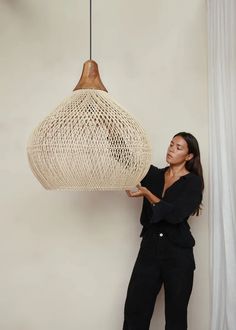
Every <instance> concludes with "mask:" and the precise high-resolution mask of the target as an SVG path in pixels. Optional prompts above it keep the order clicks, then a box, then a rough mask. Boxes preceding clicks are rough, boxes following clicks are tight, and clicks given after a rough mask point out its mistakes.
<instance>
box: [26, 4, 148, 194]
mask: <svg viewBox="0 0 236 330" xmlns="http://www.w3.org/2000/svg"><path fill="white" fill-rule="evenodd" d="M27 154H28V159H29V164H30V167H31V169H32V172H33V173H34V175H35V176H36V178H37V179H38V180H39V182H40V183H41V184H42V185H43V187H44V188H46V189H56V190H124V189H131V188H132V187H134V186H135V185H136V184H137V183H139V182H140V180H141V179H142V178H143V177H144V176H145V174H146V173H147V171H148V169H149V166H150V162H151V146H150V143H149V140H148V137H147V135H146V134H145V131H144V129H143V128H142V127H141V126H140V124H138V123H137V122H136V120H135V119H134V118H133V116H132V115H131V114H129V113H128V112H127V111H126V110H125V109H123V108H122V107H121V106H120V105H119V104H118V103H117V102H116V101H114V99H113V98H112V97H111V96H110V95H109V94H108V92H107V90H106V88H105V86H104V85H103V83H102V81H101V78H100V75H99V71H98V66H97V63H96V62H95V61H93V60H92V0H90V60H89V61H86V62H85V63H84V66H83V72H82V75H81V78H80V80H79V82H78V84H77V85H76V87H75V88H74V90H73V93H72V95H71V96H69V97H67V98H66V99H65V100H64V101H63V102H62V103H61V104H60V105H59V106H58V107H57V108H56V109H55V110H54V111H53V112H51V113H50V114H49V115H48V116H47V117H46V118H45V119H44V120H43V121H42V122H41V123H40V124H39V125H38V126H37V127H36V128H35V130H34V131H33V132H32V134H31V136H30V138H29V141H28V144H27Z"/></svg>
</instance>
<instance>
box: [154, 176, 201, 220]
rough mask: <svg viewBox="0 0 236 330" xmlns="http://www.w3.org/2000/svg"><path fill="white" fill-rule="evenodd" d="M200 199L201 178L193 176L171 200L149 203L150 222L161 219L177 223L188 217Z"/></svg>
mask: <svg viewBox="0 0 236 330" xmlns="http://www.w3.org/2000/svg"><path fill="white" fill-rule="evenodd" d="M201 200H202V190H201V179H200V177H198V176H193V177H191V179H190V178H189V179H188V182H186V186H185V189H184V191H183V192H182V193H181V194H180V195H179V196H178V197H177V198H176V200H175V201H173V202H167V201H164V200H163V199H161V200H160V202H157V203H153V204H151V207H152V216H151V219H150V223H157V222H159V221H161V220H164V221H166V222H169V223H172V224H177V223H180V222H182V221H184V220H185V219H186V218H188V217H189V216H190V215H191V214H193V212H194V211H195V210H196V209H197V207H198V206H199V205H200V203H201Z"/></svg>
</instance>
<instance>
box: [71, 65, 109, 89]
mask: <svg viewBox="0 0 236 330" xmlns="http://www.w3.org/2000/svg"><path fill="white" fill-rule="evenodd" d="M78 89H98V90H102V91H105V92H107V89H106V87H105V86H104V85H103V83H102V80H101V78H100V75H99V71H98V65H97V63H96V62H95V61H93V60H88V61H86V62H85V63H84V66H83V71H82V74H81V77H80V80H79V82H78V84H77V85H76V86H75V88H74V89H73V90H74V91H76V90H78Z"/></svg>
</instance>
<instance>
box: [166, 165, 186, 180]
mask: <svg viewBox="0 0 236 330" xmlns="http://www.w3.org/2000/svg"><path fill="white" fill-rule="evenodd" d="M167 173H168V175H169V177H174V178H176V177H180V176H183V175H185V174H188V173H189V172H188V171H187V169H186V168H185V164H180V165H170V166H169V169H168V170H167Z"/></svg>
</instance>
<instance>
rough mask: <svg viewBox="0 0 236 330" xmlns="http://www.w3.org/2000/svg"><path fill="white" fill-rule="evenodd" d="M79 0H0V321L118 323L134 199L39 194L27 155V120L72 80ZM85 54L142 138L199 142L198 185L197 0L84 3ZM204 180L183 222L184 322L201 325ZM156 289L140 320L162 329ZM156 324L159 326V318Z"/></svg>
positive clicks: (201, 99) (201, 5)
mask: <svg viewBox="0 0 236 330" xmlns="http://www.w3.org/2000/svg"><path fill="white" fill-rule="evenodd" d="M88 3H89V1H85V0H83V1H82V0H80V1H75V0H72V1H62V0H57V1H56V0H52V1H45V0H43V1H32V0H19V1H16V0H11V1H9V0H8V1H7V0H4V1H3V0H2V1H1V2H0V28H1V34H0V47H1V51H0V65H1V68H0V71H1V78H0V84H1V85H0V93H1V119H0V128H1V129H0V134H1V137H0V146H1V163H0V164H1V198H0V203H1V220H0V221H1V231H0V242H1V243H0V244H1V247H0V264H1V272H0V277H1V281H0V292H1V295H0V329H4V330H54V329H57V330H65V329H66V330H75V329H76V330H77V329H86V330H93V329H99V330H100V329H101V330H111V329H112V330H119V329H121V326H122V320H123V304H124V299H125V295H126V289H127V285H128V281H129V277H130V274H131V271H132V267H133V263H134V261H135V258H136V255H137V252H138V248H139V244H140V238H139V233H140V230H141V226H140V224H139V214H140V208H141V199H129V198H128V197H127V196H126V194H125V193H124V192H102V193H97V192H86V193H85V192H75V193H74V192H48V191H45V190H44V189H43V188H42V187H41V186H40V184H39V183H38V182H37V181H36V179H35V178H34V176H33V175H32V173H31V171H30V169H29V166H28V162H27V158H26V151H25V147H26V141H27V138H28V136H29V133H30V132H31V130H32V129H33V128H34V127H35V126H36V125H37V123H38V122H39V120H41V119H43V118H44V117H45V116H46V115H47V114H48V113H49V112H50V111H51V110H53V109H54V108H55V106H57V105H58V103H59V102H60V101H61V100H62V99H63V98H64V97H65V96H67V95H69V94H70V92H71V90H72V89H73V87H74V86H75V84H76V83H77V81H78V79H79V77H80V73H81V69H82V64H83V62H84V61H85V60H87V59H88V56H89V49H88V46H89V40H88ZM93 23H94V43H93V46H94V52H93V54H94V59H95V60H96V61H97V62H98V63H99V66H100V73H101V76H102V80H103V82H104V84H105V86H106V87H107V88H108V90H109V92H110V93H111V94H112V95H113V97H114V98H115V99H117V100H118V101H119V103H120V104H122V105H123V106H124V107H126V108H127V109H128V110H129V111H130V112H131V113H133V114H134V115H135V116H136V118H137V120H139V121H140V122H141V123H142V124H143V126H144V127H145V129H146V130H147V132H148V134H149V135H150V139H151V142H152V145H153V151H154V153H153V163H154V164H155V165H157V166H163V165H165V162H164V159H165V150H166V147H167V145H168V143H169V140H170V138H171V137H172V136H173V134H174V133H176V132H178V131H180V130H181V131H182V130H185V131H190V132H192V133H193V134H195V135H196V137H197V138H198V140H199V143H200V146H201V151H202V161H203V165H204V170H205V179H206V183H207V163H208V150H207V144H208V123H207V120H208V119H207V118H208V110H207V44H206V39H207V31H206V5H205V1H204V0H191V1H189V0H178V1H177V0H155V1H140V2H138V1H134V0H132V1H128V2H127V1H125V0H119V1H104V0H100V1H94V21H93ZM207 205H208V200H207V190H206V193H205V198H204V211H203V213H202V216H201V217H199V218H193V219H191V220H190V223H191V225H192V231H193V233H194V236H195V238H196V241H197V244H196V247H195V258H196V263H197V269H196V271H195V282H194V288H193V294H192V297H191V301H190V305H189V328H190V329H191V330H207V329H209V279H208V276H209V275H208V263H209V253H208V217H207ZM163 313H164V310H163V292H162V294H161V295H160V297H159V298H158V301H157V305H156V308H155V313H154V316H153V320H152V325H151V329H152V330H154V329H164V328H163V322H164V315H163ZM161 325H162V326H161Z"/></svg>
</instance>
